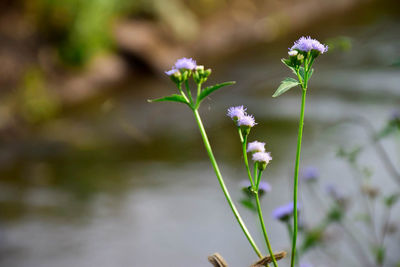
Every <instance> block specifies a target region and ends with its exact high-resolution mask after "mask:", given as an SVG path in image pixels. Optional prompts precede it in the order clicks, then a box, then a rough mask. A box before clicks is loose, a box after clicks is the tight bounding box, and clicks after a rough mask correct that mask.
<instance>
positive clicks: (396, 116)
mask: <svg viewBox="0 0 400 267" xmlns="http://www.w3.org/2000/svg"><path fill="white" fill-rule="evenodd" d="M390 121H395V122H396V121H400V110H393V111H392V113H391V114H390Z"/></svg>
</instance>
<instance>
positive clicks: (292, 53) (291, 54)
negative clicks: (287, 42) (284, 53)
mask: <svg viewBox="0 0 400 267" xmlns="http://www.w3.org/2000/svg"><path fill="white" fill-rule="evenodd" d="M298 53H299V52H298V51H297V50H291V51H289V52H288V54H289V56H291V57H294V56H297V54H298Z"/></svg>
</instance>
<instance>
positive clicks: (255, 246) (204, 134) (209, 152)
mask: <svg viewBox="0 0 400 267" xmlns="http://www.w3.org/2000/svg"><path fill="white" fill-rule="evenodd" d="M193 113H194V116H195V118H196V122H197V124H198V126H199V130H200V133H201V137H202V138H203V142H204V146H205V148H206V150H207V154H208V156H209V158H210V161H211V164H212V166H213V168H214V171H215V174H216V176H217V178H218V181H219V184H220V186H221V189H222V191H223V192H224V195H225V198H226V200H227V201H228V204H229V206H230V207H231V209H232V212H233V214H234V215H235V218H236V220H237V222H238V223H239V225H240V227H241V228H242V231H243V233H244V235H245V236H246V238H247V240H248V241H249V243H250V245H251V246H252V247H253V249H254V251H255V253H256V254H257V256H258V257H260V258H262V257H263V255H262V254H261V252H260V250H259V249H258V247H257V245H256V243H255V242H254V240H253V238H252V237H251V235H250V233H249V230H247V227H246V225H245V224H244V222H243V220H242V218H241V217H240V214H239V212H238V210H237V209H236V206H235V204H234V203H233V201H232V198H231V196H230V195H229V192H228V189H227V188H226V185H225V183H224V180H223V178H222V175H221V172H220V171H219V168H218V165H217V162H216V160H215V157H214V154H213V152H212V149H211V146H210V143H209V141H208V137H207V134H206V131H205V129H204V126H203V123H202V121H201V118H200V115H199V112H198V110H197V109H194V110H193Z"/></svg>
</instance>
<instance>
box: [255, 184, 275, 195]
mask: <svg viewBox="0 0 400 267" xmlns="http://www.w3.org/2000/svg"><path fill="white" fill-rule="evenodd" d="M271 189H272V188H271V185H270V184H269V183H268V182H265V181H260V184H259V186H258V192H259V193H261V194H264V193H267V192H271Z"/></svg>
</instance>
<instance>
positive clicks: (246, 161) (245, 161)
mask: <svg viewBox="0 0 400 267" xmlns="http://www.w3.org/2000/svg"><path fill="white" fill-rule="evenodd" d="M246 148H247V135H245V136H244V137H243V142H242V151H243V160H244V164H245V165H246V170H247V176H249V180H250V184H251V188H252V189H254V181H253V177H251V172H250V168H249V161H248V159H247V151H246ZM255 178H256V177H254V179H255Z"/></svg>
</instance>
